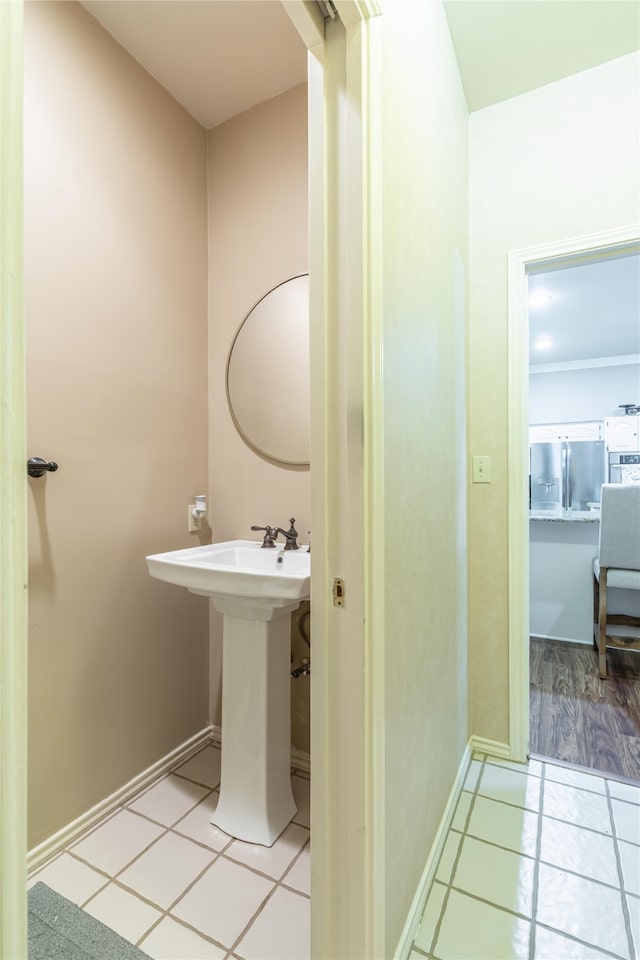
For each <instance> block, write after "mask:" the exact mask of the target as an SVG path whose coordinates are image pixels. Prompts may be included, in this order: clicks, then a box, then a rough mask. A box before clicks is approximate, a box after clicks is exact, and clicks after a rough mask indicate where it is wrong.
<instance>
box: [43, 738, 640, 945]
mask: <svg viewBox="0 0 640 960" xmlns="http://www.w3.org/2000/svg"><path fill="white" fill-rule="evenodd" d="M219 778H220V754H219V751H218V750H217V749H216V748H215V747H213V746H207V747H205V748H204V749H203V750H201V751H200V752H199V753H198V754H197V755H196V756H195V757H193V758H191V759H190V760H188V761H187V762H186V763H184V764H182V765H181V766H179V767H178V768H177V769H175V770H174V771H172V772H171V773H170V774H168V775H167V776H165V777H164V778H163V779H161V780H160V781H158V782H157V783H155V784H153V785H152V786H151V787H149V788H148V789H147V790H146V791H145V792H143V793H142V794H139V795H138V796H136V797H135V798H133V799H132V800H130V801H129V802H128V803H127V804H125V805H123V806H122V807H121V808H120V809H118V810H117V811H116V812H115V813H113V814H111V816H109V817H108V818H107V819H105V820H104V821H102V822H101V823H100V824H98V825H97V826H96V827H94V828H93V829H92V830H91V831H89V832H88V833H87V834H85V835H84V836H83V837H82V838H80V839H79V840H76V841H75V842H74V843H73V844H72V845H70V846H69V848H68V849H67V850H65V851H64V852H63V853H61V854H60V855H58V857H57V858H56V859H54V860H52V861H51V862H49V863H48V864H47V865H46V866H44V867H43V868H41V869H40V870H39V871H38V872H37V873H35V874H34V875H33V876H32V877H31V878H30V885H31V884H33V883H35V882H36V881H37V880H42V881H43V882H44V883H46V884H47V885H48V886H50V887H52V888H53V889H54V890H57V891H58V892H59V893H61V894H62V895H63V896H65V897H67V898H68V899H69V900H72V901H73V902H74V903H77V904H78V905H79V906H82V907H83V908H84V909H85V910H86V911H87V912H88V913H90V914H92V915H93V916H94V917H96V918H97V919H99V920H101V921H102V922H103V923H105V924H106V925H107V926H109V927H111V928H112V929H113V930H115V931H116V932H117V933H119V934H120V935H121V936H123V937H125V938H126V939H127V940H129V941H130V942H131V943H134V944H136V945H138V946H139V947H140V948H141V949H142V950H143V951H144V952H145V953H147V954H148V955H149V956H150V957H153V958H156V960H232V958H242V960H289V958H291V960H306V958H308V957H309V953H310V951H309V906H310V900H309V894H310V842H309V827H310V820H309V781H308V779H306V778H305V777H304V776H303V775H299V774H296V775H294V776H293V777H292V785H293V789H294V794H295V797H296V801H297V803H298V813H297V815H296V817H295V818H294V821H293V822H292V823H291V824H290V825H289V826H288V827H287V829H286V830H285V831H284V833H283V834H282V836H281V837H280V838H279V839H278V840H277V842H276V843H275V844H274V845H273V847H271V848H269V849H267V848H265V847H258V846H253V845H251V844H247V843H241V842H240V841H238V840H234V839H232V838H231V837H229V836H227V835H226V834H224V833H222V832H221V831H220V830H218V829H217V828H215V827H213V826H212V825H211V824H210V823H209V820H210V818H211V814H212V811H213V810H214V809H215V805H216V803H217V800H218V786H219ZM639 946H640V787H638V786H631V785H628V784H625V783H620V782H618V781H615V780H610V779H605V778H603V777H600V776H595V775H593V776H592V775H589V774H585V773H582V772H580V771H578V770H574V769H570V768H567V767H562V766H556V765H555V764H550V763H546V762H545V763H542V762H540V761H537V760H532V761H531V762H530V763H529V764H527V765H526V766H522V765H519V764H512V763H507V762H501V761H498V760H495V759H489V758H487V757H477V758H475V759H474V760H473V762H472V764H471V767H470V768H469V771H468V774H467V777H466V780H465V784H464V789H463V791H462V793H461V795H460V798H459V800H458V804H457V808H456V811H455V815H454V818H453V823H452V827H451V829H450V831H449V833H448V835H447V839H446V843H445V846H444V849H443V852H442V855H441V858H440V862H439V865H438V868H437V871H436V877H435V880H434V883H433V886H432V889H431V891H430V893H429V897H428V899H427V904H426V908H425V911H424V916H423V919H422V923H421V926H420V929H419V931H418V933H417V935H416V939H415V942H414V944H413V947H412V950H411V958H412V960H425V958H429V960H565V958H567V960H595V958H615V960H636V958H637V956H638V954H639V952H640V951H639Z"/></svg>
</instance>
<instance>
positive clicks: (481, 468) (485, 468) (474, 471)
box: [471, 457, 491, 483]
mask: <svg viewBox="0 0 640 960" xmlns="http://www.w3.org/2000/svg"><path fill="white" fill-rule="evenodd" d="M471 479H472V481H473V483H491V460H490V458H489V457H474V458H473V461H472V467H471Z"/></svg>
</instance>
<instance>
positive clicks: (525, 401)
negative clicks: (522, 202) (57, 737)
mask: <svg viewBox="0 0 640 960" xmlns="http://www.w3.org/2000/svg"><path fill="white" fill-rule="evenodd" d="M639 238H640V224H630V225H629V226H626V227H620V228H619V229H617V230H608V231H605V232H603V233H593V234H589V235H587V236H583V237H575V238H572V239H568V240H559V241H557V242H554V243H546V244H542V245H541V246H536V247H529V248H527V249H524V250H516V251H512V252H511V253H509V262H508V278H509V281H508V282H509V294H508V297H509V300H508V303H509V307H508V309H509V321H508V331H509V344H508V411H509V427H508V469H509V487H508V494H509V536H508V549H509V746H510V755H511V758H512V759H513V760H517V761H520V762H524V761H525V760H526V759H527V757H528V755H529V509H528V478H529V462H528V452H529V320H528V313H527V270H528V268H529V267H530V266H532V265H533V264H534V263H535V264H539V263H544V262H545V261H553V260H557V259H558V258H560V257H580V256H582V255H584V256H588V255H589V254H590V253H595V252H596V251H598V250H607V249H608V250H610V251H611V252H613V251H614V250H615V249H616V248H619V249H620V250H623V249H624V248H625V247H629V246H632V245H634V244H637V242H638V239H639Z"/></svg>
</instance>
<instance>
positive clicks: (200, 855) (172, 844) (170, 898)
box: [118, 833, 215, 910]
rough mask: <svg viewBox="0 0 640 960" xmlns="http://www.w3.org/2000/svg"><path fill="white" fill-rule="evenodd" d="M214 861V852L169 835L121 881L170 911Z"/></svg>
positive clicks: (138, 861)
mask: <svg viewBox="0 0 640 960" xmlns="http://www.w3.org/2000/svg"><path fill="white" fill-rule="evenodd" d="M214 857H215V854H214V853H213V851H212V850H205V848H204V847H199V846H198V845H197V844H195V843H192V842H191V840H186V839H185V838H183V837H177V836H176V835H175V834H174V833H166V834H165V835H164V836H163V837H160V839H159V840H158V841H157V843H154V845H153V846H152V847H150V848H149V850H147V852H146V853H144V854H143V855H142V856H141V857H140V858H139V859H138V860H136V861H135V863H132V864H131V866H130V867H127V869H126V870H125V871H124V873H121V874H120V875H119V877H118V879H119V880H120V882H121V883H124V884H125V885H126V886H127V887H132V888H133V889H134V890H136V891H137V892H138V893H141V894H142V896H143V897H146V898H147V899H148V900H151V902H152V903H157V904H158V906H160V907H162V908H163V910H167V909H168V908H169V907H170V906H171V904H172V903H173V902H174V901H175V900H176V899H177V898H178V897H179V896H180V894H181V893H182V892H183V890H184V889H185V887H187V886H188V885H189V884H190V883H192V882H193V880H195V878H196V877H197V876H198V874H199V873H201V872H202V871H203V870H204V868H205V867H206V866H207V864H209V863H211V861H212V860H213V858H214Z"/></svg>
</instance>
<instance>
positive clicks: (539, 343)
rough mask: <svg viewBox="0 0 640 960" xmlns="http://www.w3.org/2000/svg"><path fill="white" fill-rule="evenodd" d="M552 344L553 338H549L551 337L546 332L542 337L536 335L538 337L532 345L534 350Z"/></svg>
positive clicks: (546, 347)
mask: <svg viewBox="0 0 640 960" xmlns="http://www.w3.org/2000/svg"><path fill="white" fill-rule="evenodd" d="M552 346H553V340H552V339H551V337H548V336H547V335H546V334H544V335H543V336H542V337H538V339H537V340H536V342H535V343H534V345H533V347H534V350H548V349H549V347H552Z"/></svg>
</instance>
